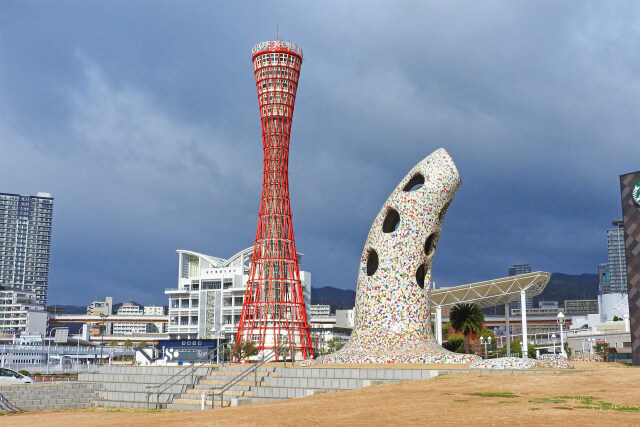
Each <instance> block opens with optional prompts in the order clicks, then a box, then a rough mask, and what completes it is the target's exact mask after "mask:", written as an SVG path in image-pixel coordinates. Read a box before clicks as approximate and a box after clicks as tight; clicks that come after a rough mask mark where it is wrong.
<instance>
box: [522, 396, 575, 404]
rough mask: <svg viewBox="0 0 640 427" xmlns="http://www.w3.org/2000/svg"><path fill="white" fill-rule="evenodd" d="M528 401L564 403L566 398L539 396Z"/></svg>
mask: <svg viewBox="0 0 640 427" xmlns="http://www.w3.org/2000/svg"><path fill="white" fill-rule="evenodd" d="M529 402H530V403H564V402H566V400H564V399H556V398H553V397H539V398H537V399H531V400H529Z"/></svg>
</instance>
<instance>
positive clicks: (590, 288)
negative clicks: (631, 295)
mask: <svg viewBox="0 0 640 427" xmlns="http://www.w3.org/2000/svg"><path fill="white" fill-rule="evenodd" d="M598 290H599V289H598V275H597V274H589V273H583V274H564V273H552V274H551V280H549V283H548V284H547V286H546V287H545V289H544V291H543V292H542V294H540V295H538V296H536V297H534V298H533V306H534V307H537V306H538V301H558V306H559V307H564V301H565V300H570V299H597V298H598ZM355 301H356V291H355V290H353V289H339V288H336V287H333V286H322V287H318V288H315V287H311V304H327V305H330V306H331V311H335V310H337V309H340V310H341V309H350V308H353V307H354V305H355ZM121 305H122V303H119V304H114V313H115V311H116V310H117V308H118V307H119V306H121ZM58 307H62V308H64V310H65V312H66V313H67V314H85V313H86V311H87V307H86V306H74V305H58ZM165 310H166V308H165ZM487 310H490V311H491V313H493V312H495V313H496V314H504V307H503V306H502V307H496V308H495V310H494V309H487Z"/></svg>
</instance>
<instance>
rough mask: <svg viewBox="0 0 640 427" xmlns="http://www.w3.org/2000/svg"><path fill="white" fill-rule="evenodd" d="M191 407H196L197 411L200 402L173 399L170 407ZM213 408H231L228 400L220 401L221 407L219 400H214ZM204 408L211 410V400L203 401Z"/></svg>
mask: <svg viewBox="0 0 640 427" xmlns="http://www.w3.org/2000/svg"><path fill="white" fill-rule="evenodd" d="M173 404H175V405H193V406H196V407H197V408H198V409H200V407H201V405H202V400H201V399H184V398H180V399H174V401H173V403H172V405H173ZM213 406H214V408H220V407H227V406H231V402H230V401H229V400H226V399H225V400H223V401H222V405H221V404H220V399H214V402H213ZM204 407H205V408H211V399H207V400H205V401H204Z"/></svg>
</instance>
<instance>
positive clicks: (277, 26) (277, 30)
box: [276, 21, 280, 40]
mask: <svg viewBox="0 0 640 427" xmlns="http://www.w3.org/2000/svg"><path fill="white" fill-rule="evenodd" d="M279 27H280V23H279V22H278V21H276V40H280V28H279Z"/></svg>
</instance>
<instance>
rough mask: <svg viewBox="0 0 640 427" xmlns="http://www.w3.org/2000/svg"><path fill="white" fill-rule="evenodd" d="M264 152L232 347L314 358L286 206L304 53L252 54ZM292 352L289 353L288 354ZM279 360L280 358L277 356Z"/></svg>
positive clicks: (273, 49)
mask: <svg viewBox="0 0 640 427" xmlns="http://www.w3.org/2000/svg"><path fill="white" fill-rule="evenodd" d="M252 61H253V69H254V73H255V78H256V89H257V92H258V105H259V108H260V121H261V124H262V147H263V152H264V163H263V178H262V198H261V203H260V212H259V214H258V228H257V231H256V241H255V246H254V250H253V255H252V258H251V265H250V268H249V280H248V282H247V289H246V292H245V296H244V303H243V306H242V314H241V316H240V322H239V324H238V334H237V336H236V342H246V341H252V342H253V344H254V345H255V346H256V347H257V348H258V349H259V350H268V349H274V348H276V347H278V346H279V345H281V344H284V345H285V346H286V348H288V349H290V350H291V352H290V357H291V356H293V354H297V355H298V357H299V356H301V357H302V358H304V359H307V358H309V357H311V356H312V346H311V336H310V334H309V322H308V320H307V313H306V308H305V304H304V296H303V291H302V286H301V283H300V267H299V265H298V257H297V252H296V245H295V239H294V236H293V226H292V223H291V207H290V202H289V178H288V174H289V138H290V133H291V121H292V117H293V108H294V105H295V100H296V91H297V89H298V79H299V77H300V66H301V65H302V49H301V48H300V47H299V46H298V45H296V44H295V43H291V42H287V41H281V40H276V41H266V42H262V43H259V44H257V45H256V46H254V47H253V49H252ZM292 353H293V354H292ZM276 357H278V356H276Z"/></svg>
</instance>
